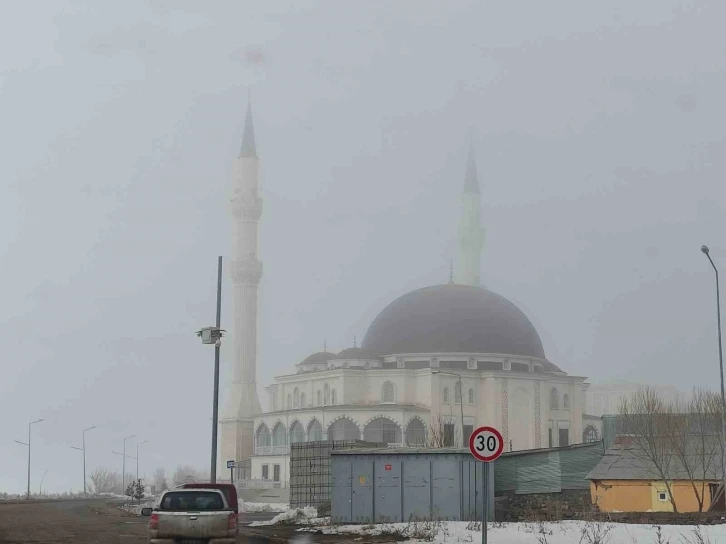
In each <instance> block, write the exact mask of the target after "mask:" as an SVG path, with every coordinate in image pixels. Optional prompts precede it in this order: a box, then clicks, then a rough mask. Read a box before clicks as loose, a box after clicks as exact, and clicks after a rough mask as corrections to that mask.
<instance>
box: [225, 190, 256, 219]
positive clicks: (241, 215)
mask: <svg viewBox="0 0 726 544" xmlns="http://www.w3.org/2000/svg"><path fill="white" fill-rule="evenodd" d="M232 215H234V217H235V219H237V220H240V221H259V220H260V216H261V215H262V199H261V198H259V197H258V196H256V195H253V194H237V195H235V196H234V197H232Z"/></svg>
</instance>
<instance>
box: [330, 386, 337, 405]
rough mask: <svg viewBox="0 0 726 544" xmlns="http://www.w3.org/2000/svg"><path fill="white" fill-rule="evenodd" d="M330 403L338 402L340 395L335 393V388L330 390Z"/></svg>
mask: <svg viewBox="0 0 726 544" xmlns="http://www.w3.org/2000/svg"><path fill="white" fill-rule="evenodd" d="M330 404H338V395H336V394H335V389H331V390H330Z"/></svg>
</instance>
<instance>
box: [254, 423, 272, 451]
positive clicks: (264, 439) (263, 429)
mask: <svg viewBox="0 0 726 544" xmlns="http://www.w3.org/2000/svg"><path fill="white" fill-rule="evenodd" d="M270 445H271V444H270V429H268V428H267V425H265V424H264V423H263V424H262V425H260V426H259V428H258V429H257V447H258V448H267V447H269V446H270Z"/></svg>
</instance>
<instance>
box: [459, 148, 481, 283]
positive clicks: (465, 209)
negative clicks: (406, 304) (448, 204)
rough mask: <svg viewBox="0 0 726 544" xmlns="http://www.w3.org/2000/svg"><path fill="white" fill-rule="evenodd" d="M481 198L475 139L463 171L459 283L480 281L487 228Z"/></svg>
mask: <svg viewBox="0 0 726 544" xmlns="http://www.w3.org/2000/svg"><path fill="white" fill-rule="evenodd" d="M480 200H481V197H480V194H479V176H478V173H477V169H476V160H475V158H474V144H473V138H472V141H470V142H469V153H468V156H467V159H466V169H465V171H464V191H463V193H462V195H461V217H460V219H459V264H458V266H457V275H458V281H457V283H459V284H463V285H476V286H479V285H480V283H481V250H482V248H483V247H484V229H483V228H482V226H481V202H480Z"/></svg>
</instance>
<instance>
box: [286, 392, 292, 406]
mask: <svg viewBox="0 0 726 544" xmlns="http://www.w3.org/2000/svg"><path fill="white" fill-rule="evenodd" d="M287 409H288V410H292V395H291V394H290V393H288V394H287Z"/></svg>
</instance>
